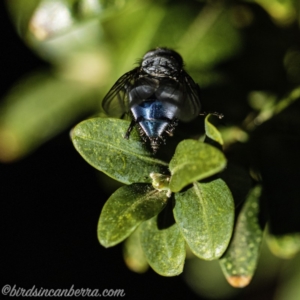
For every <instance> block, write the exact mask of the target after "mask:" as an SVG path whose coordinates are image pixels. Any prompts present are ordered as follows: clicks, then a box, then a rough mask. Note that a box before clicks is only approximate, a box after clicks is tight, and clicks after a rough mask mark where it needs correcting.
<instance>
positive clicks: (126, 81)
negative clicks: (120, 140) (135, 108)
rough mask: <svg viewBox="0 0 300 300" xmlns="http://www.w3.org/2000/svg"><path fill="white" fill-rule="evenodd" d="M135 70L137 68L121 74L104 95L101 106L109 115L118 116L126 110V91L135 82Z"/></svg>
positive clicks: (127, 107)
mask: <svg viewBox="0 0 300 300" xmlns="http://www.w3.org/2000/svg"><path fill="white" fill-rule="evenodd" d="M137 71H138V68H135V69H133V70H131V71H129V72H127V73H125V74H124V75H123V76H121V77H120V78H119V79H118V80H117V82H116V83H115V84H114V85H113V87H112V88H111V89H110V90H109V92H108V93H107V95H106V96H105V97H104V99H103V101H102V107H103V109H104V111H105V112H106V113H107V114H108V115H109V116H112V117H117V118H120V117H121V116H123V115H124V113H126V112H128V110H129V104H128V92H129V90H130V89H131V87H132V86H133V84H134V82H135V78H136V76H137Z"/></svg>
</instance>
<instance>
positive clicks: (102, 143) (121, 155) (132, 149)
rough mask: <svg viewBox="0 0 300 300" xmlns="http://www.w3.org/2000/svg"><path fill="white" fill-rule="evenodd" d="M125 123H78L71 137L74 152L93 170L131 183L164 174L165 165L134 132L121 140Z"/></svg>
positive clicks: (95, 121)
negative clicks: (151, 174) (151, 175)
mask: <svg viewBox="0 0 300 300" xmlns="http://www.w3.org/2000/svg"><path fill="white" fill-rule="evenodd" d="M128 127H129V122H128V121H125V120H118V119H102V118H95V119H89V120H86V121H83V122H81V123H80V124H78V125H77V126H76V127H75V128H74V129H73V131H72V133H71V137H72V140H73V144H74V146H75V148H76V150H77V151H78V152H79V153H80V154H81V155H82V157H83V158H84V159H85V160H86V161H87V162H88V163H89V164H91V165H92V166H93V167H95V168H96V169H97V170H99V171H102V172H104V173H105V174H107V175H108V176H110V177H112V178H114V179H116V180H118V181H120V182H123V183H125V184H131V183H134V182H151V178H150V177H149V174H150V173H151V172H155V173H165V172H166V170H167V163H165V162H163V161H161V160H159V159H156V158H155V157H153V155H152V153H150V152H149V151H147V150H146V148H145V146H144V145H143V143H142V142H141V140H140V136H139V135H138V133H137V131H136V130H135V129H134V130H133V131H132V132H131V134H130V138H129V139H128V140H127V139H124V135H125V133H126V131H127V129H128Z"/></svg>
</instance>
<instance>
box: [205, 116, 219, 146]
mask: <svg viewBox="0 0 300 300" xmlns="http://www.w3.org/2000/svg"><path fill="white" fill-rule="evenodd" d="M210 117H211V115H210V114H209V115H207V116H206V118H205V122H204V126H205V134H206V136H208V137H209V138H210V139H212V140H213V141H215V142H217V143H219V144H220V145H223V139H222V136H221V133H220V132H219V131H218V129H217V128H216V127H215V126H214V125H213V124H212V123H211V122H210V121H209V118H210Z"/></svg>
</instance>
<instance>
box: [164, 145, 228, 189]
mask: <svg viewBox="0 0 300 300" xmlns="http://www.w3.org/2000/svg"><path fill="white" fill-rule="evenodd" d="M225 166H226V158H225V156H224V154H223V153H222V152H221V151H220V150H218V149H217V148H215V147H213V146H210V145H208V144H204V143H202V142H198V141H195V140H184V141H182V142H181V143H180V144H179V145H178V146H177V148H176V151H175V154H174V156H173V158H172V160H171V161H170V165H169V168H170V171H171V175H172V176H171V179H170V189H171V191H172V192H179V191H180V190H181V189H182V188H183V187H185V186H186V185H188V184H191V183H192V182H195V181H198V180H201V179H204V178H207V177H209V176H212V175H214V174H216V173H218V172H220V171H221V170H223V169H224V168H225Z"/></svg>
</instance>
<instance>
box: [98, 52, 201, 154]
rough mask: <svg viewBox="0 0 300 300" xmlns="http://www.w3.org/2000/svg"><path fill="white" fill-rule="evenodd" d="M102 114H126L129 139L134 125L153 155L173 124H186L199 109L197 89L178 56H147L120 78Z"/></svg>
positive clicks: (108, 97) (127, 136)
mask: <svg viewBox="0 0 300 300" xmlns="http://www.w3.org/2000/svg"><path fill="white" fill-rule="evenodd" d="M103 108H104V110H105V111H106V112H107V113H108V114H109V115H112V116H117V117H120V116H121V115H124V113H128V112H130V114H131V115H132V122H131V124H130V126H129V128H128V130H127V132H126V134H125V137H126V138H129V135H130V132H131V130H132V128H133V127H134V126H135V125H137V126H138V129H139V131H140V135H141V137H142V138H143V140H145V141H146V140H147V139H148V140H149V141H150V144H151V147H152V149H153V152H156V151H157V149H158V148H159V147H160V145H161V144H162V143H164V142H165V135H172V133H173V130H174V129H175V126H176V124H177V120H180V121H183V122H189V121H191V120H193V119H194V118H196V117H197V116H198V115H199V113H200V109H201V104H200V88H199V86H198V85H197V84H196V83H195V82H194V81H193V79H192V78H191V77H190V76H189V75H188V74H187V73H186V72H185V71H184V70H183V61H182V58H181V56H180V55H179V54H178V53H177V52H175V51H173V50H170V49H166V48H157V49H154V50H151V51H149V52H147V53H146V54H145V55H144V57H143V60H142V62H141V64H140V66H139V67H137V68H135V69H133V70H132V71H130V72H128V73H126V74H124V75H123V76H122V77H121V78H120V79H119V80H118V81H117V82H116V83H115V85H114V86H113V87H112V88H111V90H110V91H109V92H108V94H107V95H106V97H105V98H104V100H103Z"/></svg>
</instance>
